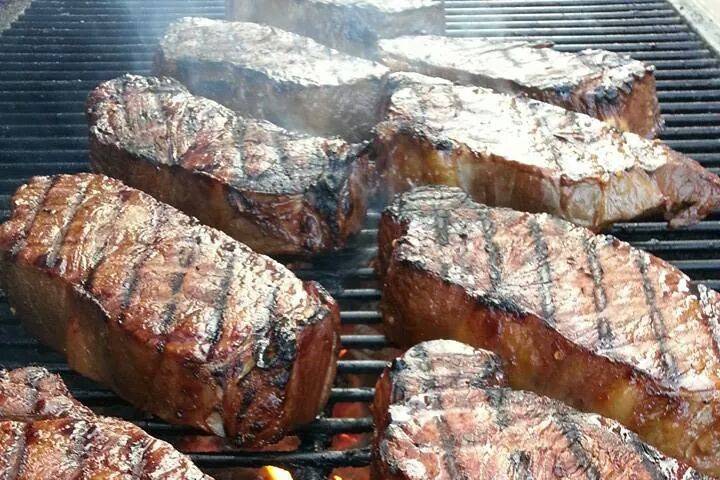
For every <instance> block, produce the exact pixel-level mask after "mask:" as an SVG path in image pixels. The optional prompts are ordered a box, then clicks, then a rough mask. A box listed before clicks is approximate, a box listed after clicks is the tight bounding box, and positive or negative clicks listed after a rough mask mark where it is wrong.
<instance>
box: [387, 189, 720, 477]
mask: <svg viewBox="0 0 720 480" xmlns="http://www.w3.org/2000/svg"><path fill="white" fill-rule="evenodd" d="M379 248H380V250H379V251H380V262H379V266H380V269H381V270H384V271H383V272H382V276H383V277H384V278H383V292H382V301H381V308H382V311H383V314H384V322H385V327H386V330H387V333H388V336H389V337H390V338H391V339H392V340H393V341H394V342H395V343H396V344H399V345H400V346H410V345H413V344H415V343H417V342H420V341H424V340H431V339H438V338H448V339H454V340H459V341H463V342H466V343H469V344H471V345H473V346H476V347H480V348H487V349H489V350H492V351H494V352H496V353H498V354H499V355H500V357H501V358H502V359H503V361H504V362H505V369H506V373H507V376H508V380H509V383H510V385H511V386H512V387H513V388H517V389H523V390H531V391H535V392H537V393H539V394H542V395H547V396H549V397H551V398H555V399H558V400H561V401H564V402H566V403H568V404H570V405H571V406H573V407H575V408H578V409H580V410H583V411H591V412H595V413H599V414H601V415H604V416H607V417H610V418H614V419H616V420H618V421H619V422H620V423H622V424H623V425H625V426H626V427H628V428H629V429H630V430H633V431H635V432H637V433H638V434H639V435H640V437H642V438H643V439H644V440H645V441H646V442H647V443H649V444H651V445H653V446H655V447H656V448H658V449H659V450H661V451H662V452H663V453H665V454H667V455H670V456H674V457H676V458H678V459H680V460H682V461H684V462H686V463H688V464H689V465H692V466H694V467H695V468H697V469H698V470H702V471H705V472H707V473H710V474H713V475H717V474H720V457H719V456H718V455H717V452H718V448H720V378H719V375H720V360H719V359H718V340H719V339H720V324H719V323H718V315H719V313H720V294H718V293H717V292H715V291H713V290H709V289H707V288H705V287H704V286H702V285H699V286H695V285H694V284H692V283H691V282H690V279H689V278H688V277H687V276H686V275H684V274H683V273H682V272H681V271H679V270H678V269H676V268H675V267H673V266H672V265H670V264H668V263H666V262H665V261H663V260H661V259H659V258H656V257H653V256H652V255H649V254H647V253H645V252H643V251H641V250H637V249H635V248H633V247H631V246H630V245H628V244H627V243H624V242H621V241H619V240H617V239H616V238H614V237H611V236H606V235H594V234H593V233H592V232H590V231H589V230H587V229H585V228H582V227H577V226H574V225H573V224H571V223H568V222H566V221H563V220H560V219H557V218H554V217H551V216H550V215H547V214H530V213H522V212H517V211H514V210H510V209H505V208H490V207H486V206H484V205H479V204H477V203H475V202H473V201H472V200H471V199H469V198H468V196H467V194H465V193H464V192H462V191H461V190H459V189H457V188H449V187H422V188H418V189H416V190H413V191H411V192H408V193H406V194H403V195H400V196H399V197H398V198H397V199H396V201H395V203H394V204H393V205H391V206H390V207H389V208H388V209H386V210H385V212H384V213H383V216H382V219H381V223H380V231H379Z"/></svg>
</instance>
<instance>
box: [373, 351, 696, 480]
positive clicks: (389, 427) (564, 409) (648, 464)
mask: <svg viewBox="0 0 720 480" xmlns="http://www.w3.org/2000/svg"><path fill="white" fill-rule="evenodd" d="M466 368H467V369H468V370H467V371H466V370H464V369H466ZM468 373H475V375H470V374H468ZM374 410H375V415H376V422H377V425H379V426H380V427H379V428H378V439H377V440H376V455H375V456H374V464H373V467H374V477H373V478H375V479H376V480H380V479H388V480H389V479H392V480H401V479H402V480H424V479H428V478H433V479H437V480H445V479H447V480H460V479H477V480H482V479H493V480H495V479H508V480H511V479H512V480H515V479H533V478H574V479H593V480H599V479H628V478H632V479H636V480H662V479H668V480H669V479H677V480H680V479H687V480H690V479H700V478H705V477H704V476H703V475H700V474H698V473H697V472H696V471H694V470H693V469H691V468H688V467H687V466H686V465H683V464H681V463H679V462H678V461H676V460H674V459H671V458H668V457H666V456H664V455H662V454H661V453H660V452H658V451H657V450H655V449H654V448H652V447H650V446H649V445H647V444H645V443H643V442H642V441H641V440H640V439H639V438H638V437H637V435H635V434H634V433H632V432H630V431H628V430H626V429H625V428H623V427H622V426H620V425H619V424H618V423H617V422H615V421H613V420H610V419H607V418H604V417H601V416H598V415H593V414H588V413H580V412H578V411H577V410H574V409H572V408H570V407H568V406H566V405H564V404H562V403H560V402H558V401H555V400H550V399H548V398H546V397H540V396H537V395H535V394H533V393H531V392H523V391H514V390H511V389H509V388H506V387H505V385H504V382H503V381H502V372H501V371H500V370H499V369H498V366H497V358H496V357H495V356H494V355H493V354H491V353H489V352H487V351H484V350H473V349H471V348H470V347H468V346H466V345H463V344H459V343H456V342H452V341H435V342H427V343H422V344H420V345H417V346H415V347H413V348H412V349H410V350H409V351H408V352H407V353H406V354H405V355H404V356H403V357H402V358H399V359H397V360H396V362H395V363H394V364H393V366H392V367H391V368H389V369H388V370H386V371H385V373H384V375H383V377H382V378H381V380H380V381H379V382H378V386H377V393H376V396H375V405H374Z"/></svg>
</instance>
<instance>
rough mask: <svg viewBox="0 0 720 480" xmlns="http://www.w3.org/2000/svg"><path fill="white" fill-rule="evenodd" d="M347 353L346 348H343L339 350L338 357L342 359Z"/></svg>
mask: <svg viewBox="0 0 720 480" xmlns="http://www.w3.org/2000/svg"><path fill="white" fill-rule="evenodd" d="M347 353H348V351H347V348H343V349H341V350H340V353H338V357H340V358H343V357H344V356H345V355H347Z"/></svg>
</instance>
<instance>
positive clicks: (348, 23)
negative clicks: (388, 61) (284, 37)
mask: <svg viewBox="0 0 720 480" xmlns="http://www.w3.org/2000/svg"><path fill="white" fill-rule="evenodd" d="M226 11H227V16H228V19H229V20H240V21H243V22H256V23H265V24H268V25H273V26H275V27H279V28H282V29H284V30H288V31H290V32H295V33H298V34H300V35H305V36H307V37H310V38H313V39H315V40H317V41H318V42H320V43H322V44H325V45H327V46H329V47H332V48H334V49H336V50H340V51H341V52H346V53H349V54H351V55H357V56H360V57H367V58H374V57H376V56H377V47H378V40H380V39H382V38H394V37H398V36H400V35H413V34H423V33H425V34H427V33H435V34H438V35H441V34H443V33H444V31H445V12H444V10H443V6H442V2H440V1H437V0H369V1H368V0H265V1H262V2H258V1H256V0H227V2H226ZM279 12H282V14H280V13H279Z"/></svg>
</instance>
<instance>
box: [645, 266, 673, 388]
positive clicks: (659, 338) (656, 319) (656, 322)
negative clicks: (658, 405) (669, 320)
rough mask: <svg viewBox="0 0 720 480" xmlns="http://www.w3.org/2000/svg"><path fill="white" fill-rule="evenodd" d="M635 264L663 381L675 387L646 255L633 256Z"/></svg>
mask: <svg viewBox="0 0 720 480" xmlns="http://www.w3.org/2000/svg"><path fill="white" fill-rule="evenodd" d="M635 263H636V265H637V267H638V270H639V271H640V275H641V276H642V284H643V292H644V293H645V304H646V305H647V306H648V309H649V311H650V320H651V324H652V330H653V334H654V335H655V341H656V342H657V345H658V349H659V350H660V362H661V364H662V367H663V373H664V375H665V379H666V380H667V381H668V382H670V384H671V385H676V384H677V377H678V370H677V362H676V360H675V357H674V356H673V354H672V353H671V352H670V351H669V350H668V348H667V343H666V342H665V340H666V339H667V329H666V327H665V320H664V319H663V316H662V313H661V312H660V310H659V309H658V307H657V299H656V296H655V289H654V288H653V286H652V284H651V283H650V277H649V276H648V259H647V254H646V253H644V252H637V253H636V256H635Z"/></svg>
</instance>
